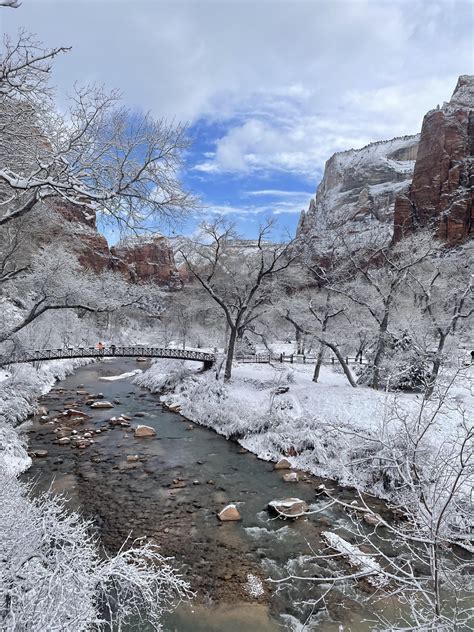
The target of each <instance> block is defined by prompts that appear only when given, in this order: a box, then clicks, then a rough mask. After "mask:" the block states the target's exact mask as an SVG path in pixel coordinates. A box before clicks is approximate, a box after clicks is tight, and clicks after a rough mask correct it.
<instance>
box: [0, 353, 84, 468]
mask: <svg viewBox="0 0 474 632" xmlns="http://www.w3.org/2000/svg"><path fill="white" fill-rule="evenodd" d="M90 363H91V360H88V359H74V360H61V361H59V360H52V361H51V362H44V363H42V365H41V366H40V367H39V368H35V367H34V366H32V365H31V364H19V365H13V366H12V368H9V369H8V370H4V369H0V472H2V471H3V472H4V473H8V474H12V475H16V474H19V473H21V472H24V471H25V470H26V469H28V467H30V465H31V459H30V457H29V456H28V454H27V450H26V440H25V439H24V437H23V434H22V431H23V430H24V427H23V428H22V427H21V426H20V425H19V424H21V423H22V422H24V421H25V420H26V419H27V418H28V416H30V415H32V414H33V413H34V412H35V411H36V409H37V402H38V398H39V397H41V396H42V395H45V394H46V393H48V392H49V391H50V390H51V389H52V388H53V386H54V384H55V383H56V382H58V381H59V380H63V379H64V378H65V377H66V376H67V375H70V374H71V373H73V372H74V371H75V370H76V369H77V368H79V367H81V366H85V365H87V364H90Z"/></svg>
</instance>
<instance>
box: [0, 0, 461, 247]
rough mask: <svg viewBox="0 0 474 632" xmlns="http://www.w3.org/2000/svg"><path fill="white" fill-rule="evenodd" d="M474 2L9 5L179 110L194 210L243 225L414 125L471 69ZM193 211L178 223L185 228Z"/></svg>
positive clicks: (286, 223)
mask: <svg viewBox="0 0 474 632" xmlns="http://www.w3.org/2000/svg"><path fill="white" fill-rule="evenodd" d="M473 10H474V4H473V3H472V2H471V1H468V2H463V1H462V0H439V1H437V0H426V1H425V0H422V1H417V0H397V1H391V0H376V1H368V0H304V1H303V0H171V1H161V0H128V1H127V0H23V2H22V6H21V7H20V8H19V9H16V10H13V9H3V10H2V12H1V16H0V19H1V20H2V22H1V28H2V30H3V31H4V32H8V33H14V32H15V31H16V30H17V29H18V28H19V27H20V26H24V27H26V28H27V29H28V30H30V31H32V32H34V33H36V34H37V35H38V37H39V39H41V40H42V41H43V42H45V43H46V44H47V45H50V46H55V45H65V46H72V50H71V52H70V53H69V54H68V55H65V56H63V57H62V58H60V59H58V60H57V63H56V69H55V73H54V82H55V84H56V85H57V87H58V91H59V98H60V99H62V98H64V95H65V94H66V93H67V91H68V90H69V89H70V88H71V86H72V85H73V84H74V82H75V81H78V82H80V83H90V82H98V83H104V84H105V85H106V86H108V87H110V88H111V89H112V88H119V89H120V90H121V91H122V93H123V98H124V100H125V101H126V102H127V103H128V104H129V105H130V106H132V107H137V108H141V109H144V110H150V111H152V112H153V113H154V114H155V115H156V116H159V117H161V116H165V117H168V118H173V119H175V120H177V121H183V122H187V123H188V124H189V132H190V135H191V137H192V139H193V141H194V143H193V148H192V150H191V152H190V153H189V155H188V156H187V168H186V170H185V172H184V174H183V178H184V180H185V182H186V184H187V186H188V187H190V188H191V189H192V190H193V191H194V192H195V193H196V194H198V195H199V196H200V197H201V200H202V202H203V204H204V206H205V210H203V211H201V216H202V215H204V214H207V215H212V214H214V213H220V214H228V215H230V216H231V217H233V218H234V219H235V220H236V221H237V223H238V225H239V227H240V228H241V230H242V232H243V233H245V234H246V235H249V236H250V235H251V234H252V232H253V231H254V230H255V228H256V226H257V225H258V223H259V222H260V221H261V220H262V218H263V217H266V216H268V215H270V214H272V215H275V217H276V219H277V220H278V227H277V228H276V233H275V236H281V235H283V234H284V233H286V232H287V231H290V232H292V231H294V228H295V225H296V222H297V218H298V214H299V212H300V210H301V209H302V208H306V207H307V205H308V202H309V199H310V198H311V197H312V196H313V195H314V191H315V189H316V187H317V184H318V182H319V180H320V178H321V175H322V170H323V168H324V163H325V161H326V160H327V159H328V158H329V157H330V156H331V154H332V153H334V152H335V151H339V150H343V149H349V148H352V147H362V146H363V145H365V144H367V143H368V142H370V141H373V140H379V139H384V138H391V137H393V136H397V135H403V134H411V133H415V132H417V131H419V129H420V126H421V120H422V118H423V114H424V113H425V112H426V111H427V110H429V109H431V108H432V107H435V106H436V104H438V103H442V102H443V101H444V100H448V99H449V97H450V95H451V93H452V91H453V89H454V86H455V83H456V79H457V76H458V75H459V74H465V73H472V72H473V68H472V66H473V48H472V33H473V28H474V17H473ZM195 223H196V218H193V219H192V220H190V221H189V223H188V224H187V226H185V227H181V229H180V230H181V231H190V230H192V229H193V227H194V225H195Z"/></svg>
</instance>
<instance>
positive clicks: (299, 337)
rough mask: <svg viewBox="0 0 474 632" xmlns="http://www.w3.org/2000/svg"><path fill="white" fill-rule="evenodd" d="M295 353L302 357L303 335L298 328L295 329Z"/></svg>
mask: <svg viewBox="0 0 474 632" xmlns="http://www.w3.org/2000/svg"><path fill="white" fill-rule="evenodd" d="M295 332H296V333H295V338H296V353H298V354H301V355H304V333H303V330H302V329H301V328H300V327H295Z"/></svg>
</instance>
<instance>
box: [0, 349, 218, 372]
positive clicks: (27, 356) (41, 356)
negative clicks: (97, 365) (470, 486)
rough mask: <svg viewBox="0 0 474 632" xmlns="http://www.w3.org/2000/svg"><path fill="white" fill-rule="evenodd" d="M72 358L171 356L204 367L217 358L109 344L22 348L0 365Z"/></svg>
mask: <svg viewBox="0 0 474 632" xmlns="http://www.w3.org/2000/svg"><path fill="white" fill-rule="evenodd" d="M72 358H97V359H101V358H137V359H139V360H140V359H142V358H171V359H173V360H192V361H195V362H202V363H203V364H204V369H210V368H211V367H212V365H213V364H214V362H215V360H216V358H215V355H214V354H213V353H207V352H206V351H196V350H194V349H168V348H163V347H138V346H132V347H119V346H116V345H108V346H106V347H104V348H103V349H98V348H97V347H76V348H74V347H67V348H62V349H34V350H32V349H22V350H18V351H15V352H14V353H13V354H12V355H11V356H10V357H3V358H0V365H1V366H5V365H7V364H18V363H20V362H41V361H44V360H68V359H72Z"/></svg>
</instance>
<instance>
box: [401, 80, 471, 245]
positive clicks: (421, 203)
mask: <svg viewBox="0 0 474 632" xmlns="http://www.w3.org/2000/svg"><path fill="white" fill-rule="evenodd" d="M473 197H474V76H470V75H462V76H461V77H459V80H458V83H457V86H456V89H455V90H454V93H453V96H452V97H451V100H450V101H449V102H448V103H445V104H444V105H443V107H442V108H441V109H436V110H432V111H431V112H428V113H427V114H426V116H425V118H424V120H423V127H422V130H421V136H420V145H419V149H418V155H417V159H416V163H415V169H414V173H413V180H412V183H411V185H410V187H409V190H408V191H407V192H406V193H404V194H402V195H399V196H398V197H397V200H396V203H395V210H394V240H395V241H397V240H399V239H401V238H402V237H403V236H404V235H407V234H409V233H411V232H413V231H414V230H416V229H417V228H423V227H428V226H433V227H434V228H435V230H436V234H437V236H438V238H439V239H441V240H443V241H446V242H447V243H448V244H450V245H454V244H457V243H461V242H463V241H465V240H466V239H467V238H469V237H470V236H472V235H473V233H474V204H473Z"/></svg>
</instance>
